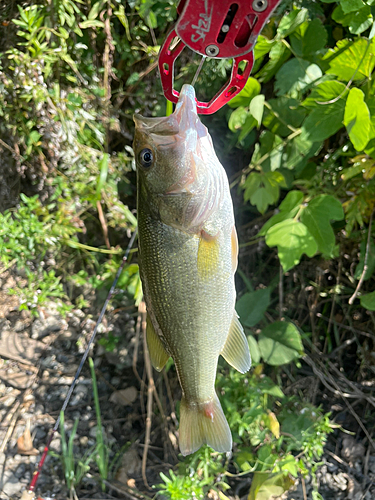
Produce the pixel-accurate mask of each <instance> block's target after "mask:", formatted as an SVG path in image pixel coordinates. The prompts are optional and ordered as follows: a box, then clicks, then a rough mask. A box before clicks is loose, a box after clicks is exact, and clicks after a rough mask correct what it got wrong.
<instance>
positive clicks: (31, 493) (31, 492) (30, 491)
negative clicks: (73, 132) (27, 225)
mask: <svg viewBox="0 0 375 500" xmlns="http://www.w3.org/2000/svg"><path fill="white" fill-rule="evenodd" d="M136 236H137V229H135V231H134V233H133V234H132V236H131V238H130V241H129V244H128V247H127V249H126V251H125V254H124V257H123V258H122V262H121V264H120V267H119V268H118V270H117V273H116V276H115V279H114V280H113V283H112V286H111V289H110V290H109V292H108V295H107V298H106V300H105V302H104V305H103V307H102V310H101V312H100V315H99V318H98V320H97V322H96V325H95V328H94V331H93V332H92V335H91V338H90V340H89V343H88V344H87V347H86V350H85V352H84V354H83V356H82V359H81V362H80V364H79V366H78V368H77V371H76V374H75V376H74V380H73V382H72V384H71V386H70V388H69V391H68V394H67V395H66V398H65V401H64V403H63V405H62V407H61V410H60V412H59V416H58V417H57V420H56V423H55V425H54V426H53V428H52V431H51V435H50V437H49V438H48V440H47V443H46V446H45V447H44V450H43V455H42V458H41V459H40V462H39V464H38V467H37V469H36V470H35V471H34V474H33V478H32V480H31V483H30V486H29V488H28V489H27V490H26V491H24V493H23V495H22V497H21V500H26V499H30V500H33V499H34V498H35V497H34V490H35V487H36V483H37V481H38V478H39V474H40V472H41V470H42V467H43V464H44V461H45V459H46V457H47V453H48V450H49V447H50V444H51V441H52V439H53V436H54V434H55V432H56V431H57V429H58V427H59V424H60V414H61V412H62V411H63V412H64V411H65V410H66V408H67V406H68V404H69V401H70V398H71V396H72V393H73V391H74V388H75V386H76V384H77V380H78V377H79V375H80V373H81V370H82V368H83V365H84V364H85V361H86V359H87V356H88V354H89V351H90V347H91V345H92V343H93V342H94V339H95V337H96V333H97V331H98V327H99V325H100V323H101V322H102V320H103V316H104V314H105V311H106V309H107V306H108V303H109V301H110V300H111V298H112V295H113V293H114V291H115V287H116V285H117V282H118V280H119V278H120V275H121V273H122V270H123V268H124V265H125V263H126V261H127V260H128V257H129V253H130V250H131V248H132V246H133V243H134V240H135V237H136Z"/></svg>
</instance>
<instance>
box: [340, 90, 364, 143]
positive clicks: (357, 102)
mask: <svg viewBox="0 0 375 500" xmlns="http://www.w3.org/2000/svg"><path fill="white" fill-rule="evenodd" d="M364 99H365V95H364V93H363V92H362V90H360V89H357V88H352V89H350V92H349V96H348V99H347V101H346V105H345V115H344V124H345V126H346V130H347V131H348V134H349V137H350V140H351V142H352V144H353V146H354V147H355V149H356V150H357V151H363V150H364V149H365V147H366V145H367V143H368V141H369V139H370V128H371V120H370V113H369V109H368V107H367V105H366V103H365V100H364Z"/></svg>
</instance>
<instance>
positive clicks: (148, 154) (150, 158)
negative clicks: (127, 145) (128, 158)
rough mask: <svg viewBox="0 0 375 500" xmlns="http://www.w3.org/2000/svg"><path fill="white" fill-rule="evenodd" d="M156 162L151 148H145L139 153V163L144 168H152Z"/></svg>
mask: <svg viewBox="0 0 375 500" xmlns="http://www.w3.org/2000/svg"><path fill="white" fill-rule="evenodd" d="M153 162H154V155H153V154H152V151H151V149H149V148H145V149H142V151H141V152H140V153H139V163H140V164H141V165H142V167H143V168H150V167H151V166H152V164H153Z"/></svg>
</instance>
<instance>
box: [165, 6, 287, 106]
mask: <svg viewBox="0 0 375 500" xmlns="http://www.w3.org/2000/svg"><path fill="white" fill-rule="evenodd" d="M280 2H281V0H247V1H244V0H181V1H180V3H179V5H178V7H177V13H178V14H179V17H178V20H177V23H176V25H175V26H174V28H173V29H172V30H171V32H170V33H169V34H168V36H167V39H166V40H165V42H164V44H163V46H162V48H161V50H160V54H159V70H160V77H161V82H162V86H163V91H164V95H165V97H166V98H167V99H168V100H170V101H172V102H174V103H176V102H177V101H178V97H179V92H177V90H175V89H174V88H173V79H174V63H175V60H176V59H177V57H178V56H179V55H180V54H181V52H182V50H183V49H184V48H185V47H189V48H190V49H191V50H193V51H194V52H197V53H198V54H200V55H202V56H203V57H211V58H217V59H222V58H233V66H232V73H231V76H230V79H229V80H228V82H227V83H226V84H225V85H224V86H223V87H222V89H221V90H220V91H219V92H218V93H217V94H216V95H215V96H214V97H213V98H212V99H211V100H210V101H209V102H201V101H198V100H197V109H198V113H200V114H207V115H208V114H211V113H215V112H216V111H217V110H218V109H220V108H221V107H222V106H224V104H226V103H227V102H229V101H230V100H231V99H232V98H233V97H234V96H235V95H236V94H238V92H240V90H242V89H243V88H244V86H245V84H246V81H247V79H248V77H249V75H250V72H251V70H252V68H253V64H254V55H253V49H254V45H255V43H256V40H257V38H258V35H259V33H260V32H261V31H262V29H263V26H264V25H265V24H266V22H267V21H268V19H269V17H270V15H271V14H272V12H273V11H274V10H275V8H276V7H277V6H278V5H279V3H280ZM242 61H243V64H240V63H241V62H242Z"/></svg>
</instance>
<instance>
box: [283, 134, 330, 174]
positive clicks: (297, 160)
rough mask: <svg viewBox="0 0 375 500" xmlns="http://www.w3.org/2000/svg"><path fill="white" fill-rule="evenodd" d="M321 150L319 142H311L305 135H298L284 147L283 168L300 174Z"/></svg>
mask: <svg viewBox="0 0 375 500" xmlns="http://www.w3.org/2000/svg"><path fill="white" fill-rule="evenodd" d="M320 148H321V142H312V141H311V140H310V139H308V138H307V137H306V135H305V134H301V135H298V136H297V137H295V138H294V139H293V140H292V141H289V142H288V144H287V145H286V146H285V149H284V153H283V165H284V168H288V169H290V170H294V171H296V172H300V171H301V170H302V169H303V168H304V167H305V166H306V165H307V162H308V161H309V158H311V157H312V156H314V155H316V154H317V152H318V151H319V149H320Z"/></svg>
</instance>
